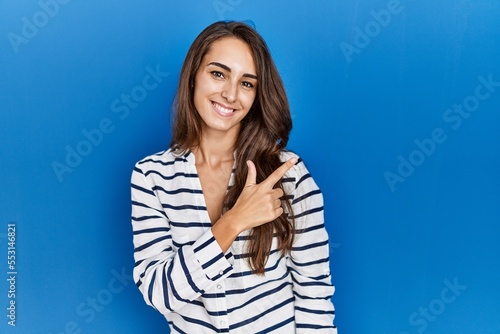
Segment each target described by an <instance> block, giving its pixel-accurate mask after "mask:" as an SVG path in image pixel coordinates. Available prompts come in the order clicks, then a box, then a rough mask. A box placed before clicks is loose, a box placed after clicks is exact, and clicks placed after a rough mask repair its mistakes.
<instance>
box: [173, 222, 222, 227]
mask: <svg viewBox="0 0 500 334" xmlns="http://www.w3.org/2000/svg"><path fill="white" fill-rule="evenodd" d="M170 225H172V226H175V227H185V228H188V227H212V223H205V222H201V223H185V222H173V221H171V222H170Z"/></svg>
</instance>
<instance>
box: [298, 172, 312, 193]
mask: <svg viewBox="0 0 500 334" xmlns="http://www.w3.org/2000/svg"><path fill="white" fill-rule="evenodd" d="M310 177H311V174H309V173H307V174H304V175H303V176H302V177H301V178H300V179H299V180H298V181H297V183H296V184H295V189H297V188H298V187H299V185H300V184H301V183H302V182H303V181H305V180H307V179H308V178H310Z"/></svg>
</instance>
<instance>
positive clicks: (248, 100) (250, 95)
mask: <svg viewBox="0 0 500 334" xmlns="http://www.w3.org/2000/svg"><path fill="white" fill-rule="evenodd" d="M255 97H256V94H255V92H245V94H242V97H241V103H242V104H243V105H244V107H245V109H250V108H251V107H252V105H253V103H254V101H255Z"/></svg>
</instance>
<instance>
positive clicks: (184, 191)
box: [153, 186, 203, 195]
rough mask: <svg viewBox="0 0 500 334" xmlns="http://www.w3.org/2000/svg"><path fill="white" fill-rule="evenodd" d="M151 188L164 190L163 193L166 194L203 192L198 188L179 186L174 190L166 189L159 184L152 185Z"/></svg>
mask: <svg viewBox="0 0 500 334" xmlns="http://www.w3.org/2000/svg"><path fill="white" fill-rule="evenodd" d="M153 190H160V191H162V192H164V193H165V194H168V195H176V194H181V193H190V194H203V191H201V190H198V189H189V188H179V189H175V190H166V189H164V188H163V187H160V186H154V187H153Z"/></svg>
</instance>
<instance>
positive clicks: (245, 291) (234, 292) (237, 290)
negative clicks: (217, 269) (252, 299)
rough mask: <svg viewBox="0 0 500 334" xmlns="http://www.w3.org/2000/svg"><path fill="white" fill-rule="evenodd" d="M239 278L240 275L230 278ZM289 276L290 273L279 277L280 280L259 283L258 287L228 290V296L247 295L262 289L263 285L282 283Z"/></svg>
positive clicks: (233, 275)
mask: <svg viewBox="0 0 500 334" xmlns="http://www.w3.org/2000/svg"><path fill="white" fill-rule="evenodd" d="M238 276H240V275H239V274H232V275H231V276H229V277H234V278H237V277H238ZM287 276H288V273H287V272H285V273H284V274H283V275H282V276H281V277H278V278H275V279H272V280H268V281H265V282H262V283H259V284H257V285H254V286H251V287H245V288H243V289H233V290H226V295H239V294H243V293H247V292H249V291H252V290H254V289H257V288H259V287H261V286H263V285H268V284H270V285H272V283H274V282H278V281H281V280H283V279H284V278H285V277H287Z"/></svg>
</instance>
